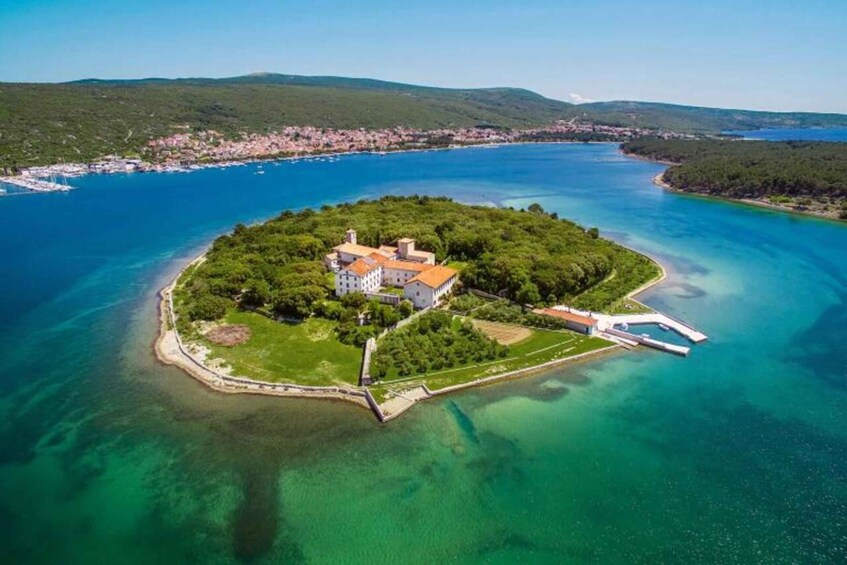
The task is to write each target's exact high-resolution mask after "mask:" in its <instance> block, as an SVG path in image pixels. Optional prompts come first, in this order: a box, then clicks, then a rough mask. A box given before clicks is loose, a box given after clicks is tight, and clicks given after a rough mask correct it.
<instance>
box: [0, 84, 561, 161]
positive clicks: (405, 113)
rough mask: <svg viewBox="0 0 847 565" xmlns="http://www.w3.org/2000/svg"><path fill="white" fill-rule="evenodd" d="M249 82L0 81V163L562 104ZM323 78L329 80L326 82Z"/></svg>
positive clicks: (512, 96)
mask: <svg viewBox="0 0 847 565" xmlns="http://www.w3.org/2000/svg"><path fill="white" fill-rule="evenodd" d="M257 78H258V79H260V80H251V81H247V80H246V77H245V80H244V81H243V82H240V81H236V80H233V81H207V80H201V79H196V80H188V81H157V80H151V81H138V82H135V81H133V82H103V81H92V82H85V83H76V84H0V167H3V166H7V167H9V166H13V165H17V166H21V167H22V166H31V165H36V164H49V163H56V162H60V161H63V160H64V161H66V162H79V161H90V160H94V159H97V158H98V157H101V156H103V155H108V154H113V153H116V154H120V155H126V154H131V153H134V152H139V151H140V150H141V149H142V148H143V147H144V145H145V144H146V143H147V141H149V140H151V139H155V138H159V137H163V136H166V135H169V134H172V133H177V132H187V131H203V130H216V131H219V132H222V133H224V134H227V135H236V134H239V133H241V132H247V133H267V132H273V131H276V130H279V129H280V128H282V127H284V126H287V125H310V126H316V127H331V128H369V129H372V128H387V127H394V126H406V127H412V128H421V129H435V128H442V127H468V126H477V125H494V126H501V127H527V126H532V125H542V124H548V123H551V122H553V121H555V120H556V119H560V118H563V117H566V112H567V110H568V108H569V107H570V105H568V104H565V103H564V102H558V101H555V100H549V99H547V98H544V97H542V96H539V95H537V94H534V93H531V92H528V91H523V90H518V89H480V90H451V89H429V88H423V87H410V88H409V89H408V90H402V89H400V88H399V87H395V88H378V87H372V88H365V87H350V86H347V83H346V82H341V83H338V85H335V86H325V85H323V83H318V84H317V85H311V84H288V83H282V84H275V83H273V82H269V81H268V80H267V79H261V77H257ZM328 84H335V83H332V82H329V83H328Z"/></svg>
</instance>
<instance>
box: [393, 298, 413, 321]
mask: <svg viewBox="0 0 847 565" xmlns="http://www.w3.org/2000/svg"><path fill="white" fill-rule="evenodd" d="M397 310H398V311H399V313H400V315H401V316H402V317H403V318H408V317H409V316H411V315H412V312H414V311H415V307H414V305H413V304H412V302H411V301H410V300H403V301H401V302H400V305H399V306H397Z"/></svg>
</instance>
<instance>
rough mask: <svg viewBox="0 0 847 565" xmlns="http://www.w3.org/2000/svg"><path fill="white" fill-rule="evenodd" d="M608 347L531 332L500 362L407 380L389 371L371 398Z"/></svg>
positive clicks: (595, 341)
mask: <svg viewBox="0 0 847 565" xmlns="http://www.w3.org/2000/svg"><path fill="white" fill-rule="evenodd" d="M609 345H611V343H610V342H608V341H606V340H604V339H600V338H596V337H590V336H586V335H581V334H578V333H576V332H571V331H552V330H532V331H531V335H530V336H529V337H527V338H526V339H524V340H521V341H519V342H517V343H515V344H513V345H511V346H509V355H508V357H505V358H503V359H496V360H494V361H486V362H483V363H479V364H471V365H466V366H463V367H454V368H452V369H445V370H442V371H436V372H432V373H428V374H424V375H415V376H411V377H398V376H397V375H396V372H395V371H394V370H392V371H390V372H389V374H388V376H387V377H386V379H385V380H384V381H383V382H382V383H381V384H380V385H378V386H376V387H372V392H374V393H375V396H376V394H379V395H380V396H382V395H384V394H386V392H387V391H388V390H390V389H395V388H396V389H401V388H404V389H405V388H411V387H413V386H416V385H420V384H423V383H426V385H427V387H429V389H430V390H438V389H440V388H445V387H448V386H452V385H455V384H460V383H466V382H469V381H473V380H475V379H478V378H482V377H488V376H492V375H498V374H500V373H506V372H509V371H514V370H517V369H525V368H527V367H532V366H535V365H540V364H542V363H546V362H548V361H553V360H554V359H565V358H567V357H573V356H574V355H579V354H580V353H587V352H589V351H595V350H597V349H602V348H603V347H607V346H609ZM374 389H375V390H374Z"/></svg>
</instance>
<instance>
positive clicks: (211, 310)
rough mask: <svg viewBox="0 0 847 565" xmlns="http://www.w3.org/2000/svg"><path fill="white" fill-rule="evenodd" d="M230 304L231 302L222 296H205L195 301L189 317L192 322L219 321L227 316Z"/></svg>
mask: <svg viewBox="0 0 847 565" xmlns="http://www.w3.org/2000/svg"><path fill="white" fill-rule="evenodd" d="M230 304H232V303H231V302H230V301H229V300H227V299H226V298H223V297H221V296H215V295H214V294H203V295H201V296H198V297H196V298H195V299H194V303H193V304H192V306H191V309H190V310H189V313H188V315H189V317H190V318H191V319H192V320H207V321H212V320H218V319H220V318H223V317H224V316H225V315H226V310H227V308H228V307H229V306H230Z"/></svg>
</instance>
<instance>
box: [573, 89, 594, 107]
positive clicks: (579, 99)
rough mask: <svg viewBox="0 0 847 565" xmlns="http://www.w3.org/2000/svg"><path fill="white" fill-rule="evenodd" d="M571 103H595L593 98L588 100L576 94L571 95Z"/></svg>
mask: <svg viewBox="0 0 847 565" xmlns="http://www.w3.org/2000/svg"><path fill="white" fill-rule="evenodd" d="M570 99H571V102H573V103H574V104H588V103H589V102H594V100H592V99H591V98H586V97H585V96H583V95H581V94H577V93H576V92H571V93H570Z"/></svg>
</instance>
